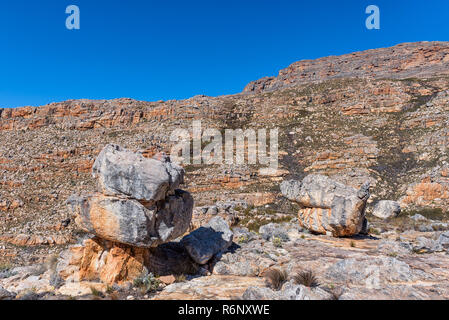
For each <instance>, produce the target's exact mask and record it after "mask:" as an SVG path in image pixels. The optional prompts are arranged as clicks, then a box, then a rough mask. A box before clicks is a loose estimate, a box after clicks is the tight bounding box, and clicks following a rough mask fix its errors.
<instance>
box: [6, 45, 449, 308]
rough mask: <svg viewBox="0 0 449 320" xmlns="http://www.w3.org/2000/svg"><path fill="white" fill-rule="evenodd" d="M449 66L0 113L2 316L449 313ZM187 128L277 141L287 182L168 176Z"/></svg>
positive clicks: (335, 68)
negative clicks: (93, 311)
mask: <svg viewBox="0 0 449 320" xmlns="http://www.w3.org/2000/svg"><path fill="white" fill-rule="evenodd" d="M448 57H449V44H448V43H446V42H422V43H413V44H402V45H398V46H395V47H392V48H385V49H376V50H369V51H366V52H360V53H354V54H349V55H344V56H340V57H328V58H323V59H318V60H314V61H301V62H297V63H295V64H293V65H292V66H290V67H288V68H287V69H285V70H282V71H281V72H280V74H279V76H277V77H271V78H264V79H261V80H258V81H255V82H253V83H251V84H249V85H248V86H247V87H246V89H245V90H244V92H242V93H240V94H236V95H231V96H223V97H217V98H212V97H205V96H197V97H193V98H191V99H188V100H183V101H159V102H140V101H135V100H131V99H117V100H111V101H91V100H76V101H67V102H61V103H52V104H50V105H47V106H42V107H24V108H17V109H0V299H69V298H70V299H73V298H76V299H93V298H95V299H220V298H221V299H241V298H244V299H376V298H378V299H447V298H449V297H448V289H447V288H448V279H449V277H448V271H449V267H448V266H449V264H448V261H447V259H448V254H447V252H448V251H447V250H448V242H449V234H448V230H449V221H448V220H449V219H448V215H447V212H448V208H449V157H448V152H447V151H448V145H449V131H448V130H449V129H448V128H449V76H448V74H449V58H448ZM192 120H201V121H202V126H203V128H206V127H211V128H219V129H223V128H231V129H234V128H242V129H245V128H254V129H257V128H267V129H269V128H273V127H278V128H279V133H280V136H279V151H280V152H279V153H280V159H279V160H280V168H279V170H277V171H275V172H267V171H263V170H260V169H263V168H261V166H259V165H239V166H236V165H211V166H207V165H189V166H185V167H184V168H180V167H178V166H176V165H174V164H172V163H171V162H170V160H169V158H168V157H167V156H166V155H165V154H168V153H169V152H170V149H171V146H172V144H173V143H172V142H170V141H169V136H170V133H171V132H172V131H173V130H174V129H175V128H185V129H189V128H190V127H191V125H192ZM108 145H110V146H109V147H107V148H106V149H105V146H108ZM113 146H116V147H113ZM118 146H120V147H118ZM108 148H109V149H108ZM122 152H123V153H125V154H126V156H122ZM105 159H107V161H105ZM124 159H125V160H126V161H125V162H123V160H124ZM124 164H126V165H124ZM111 165H112V166H111ZM127 168H133V169H132V170H131V171H128V170H127ZM130 172H132V174H130ZM150 172H151V173H150ZM154 172H157V174H153V173H154ZM117 177H121V178H120V179H117ZM124 181H125V182H126V181H127V182H126V183H124ZM181 188H182V189H181ZM124 213H126V214H124ZM209 240H211V241H209ZM180 261H181V262H182V263H180Z"/></svg>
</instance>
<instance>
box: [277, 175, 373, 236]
mask: <svg viewBox="0 0 449 320" xmlns="http://www.w3.org/2000/svg"><path fill="white" fill-rule="evenodd" d="M281 192H282V194H283V195H284V196H285V197H286V198H288V199H289V200H291V201H295V202H297V203H298V204H299V205H300V206H301V209H300V210H299V223H300V225H301V226H302V227H304V228H306V229H308V230H310V231H313V232H317V233H322V234H325V233H327V232H330V233H332V235H333V236H336V237H340V236H351V235H354V234H358V233H360V231H362V229H363V225H364V223H365V208H366V202H367V200H368V198H369V196H370V193H369V182H366V183H365V184H364V185H363V186H362V187H361V188H360V190H356V189H355V188H352V187H349V186H345V185H344V184H341V183H339V182H336V181H334V180H332V179H330V178H328V177H326V176H323V175H315V174H312V175H309V176H307V177H305V178H304V179H303V181H302V182H299V181H295V180H291V181H284V182H283V183H282V184H281Z"/></svg>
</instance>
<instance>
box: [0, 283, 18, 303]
mask: <svg viewBox="0 0 449 320" xmlns="http://www.w3.org/2000/svg"><path fill="white" fill-rule="evenodd" d="M14 297H15V295H14V294H13V293H11V292H9V291H7V290H5V289H3V287H2V286H0V300H6V299H11V298H14Z"/></svg>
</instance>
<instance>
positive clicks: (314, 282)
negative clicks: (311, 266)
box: [293, 270, 320, 288]
mask: <svg viewBox="0 0 449 320" xmlns="http://www.w3.org/2000/svg"><path fill="white" fill-rule="evenodd" d="M293 279H294V280H295V282H296V284H301V285H303V286H306V287H309V288H315V287H318V286H319V285H320V283H319V282H318V278H317V277H316V276H315V273H314V272H313V271H311V270H305V271H299V272H298V273H297V274H296V275H295V276H294V278H293Z"/></svg>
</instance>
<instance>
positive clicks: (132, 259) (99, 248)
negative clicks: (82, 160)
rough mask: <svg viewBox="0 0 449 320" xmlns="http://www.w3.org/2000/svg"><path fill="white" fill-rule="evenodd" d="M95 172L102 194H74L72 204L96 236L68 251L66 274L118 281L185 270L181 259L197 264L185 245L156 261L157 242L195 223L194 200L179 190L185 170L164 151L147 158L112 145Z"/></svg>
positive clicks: (83, 225) (84, 225)
mask: <svg viewBox="0 0 449 320" xmlns="http://www.w3.org/2000/svg"><path fill="white" fill-rule="evenodd" d="M156 158H157V159H156ZM92 172H93V177H94V178H96V179H97V180H98V186H99V191H100V192H101V193H96V194H93V195H89V196H71V197H70V198H69V199H68V200H67V204H68V207H69V208H70V211H71V212H72V214H75V215H76V218H75V222H76V224H77V225H78V227H79V228H80V229H82V230H83V231H85V232H88V233H90V234H93V235H94V236H95V238H92V239H87V240H85V241H84V242H83V243H82V244H81V245H77V246H74V247H72V248H71V249H70V250H69V251H68V252H66V253H65V257H64V259H63V260H62V261H63V262H62V263H60V274H61V276H62V277H63V278H65V279H67V278H70V277H72V278H73V277H75V278H78V279H84V280H90V279H101V280H102V281H104V282H105V283H119V282H123V281H126V280H132V279H134V278H136V277H138V276H139V275H140V274H142V273H143V272H145V270H147V269H148V268H151V267H152V270H157V271H158V274H164V273H170V272H176V271H179V272H181V271H185V270H180V267H179V265H178V264H179V263H181V262H183V263H182V265H183V266H184V269H188V267H189V266H191V268H190V269H191V270H192V269H193V270H194V269H195V263H192V261H191V260H190V258H189V256H188V255H187V253H186V251H185V249H184V248H182V246H178V249H174V248H172V249H171V250H170V249H167V248H166V249H167V250H166V251H165V257H163V259H165V262H164V263H160V264H159V265H158V263H157V261H158V259H160V254H158V250H159V251H160V248H159V249H158V248H156V247H158V246H159V245H161V244H164V243H167V242H169V241H171V240H174V239H176V238H178V237H180V236H182V235H184V234H185V233H186V231H187V230H188V229H189V226H190V222H191V219H192V210H193V199H192V197H191V195H190V194H189V193H188V192H186V191H182V190H179V189H177V188H178V187H179V186H180V184H181V183H183V177H184V169H182V168H181V167H179V166H177V165H175V164H172V163H171V162H170V159H169V158H168V157H165V156H161V155H157V156H156V157H155V158H153V159H147V158H144V157H143V156H142V155H141V154H138V153H134V152H131V151H128V150H126V149H123V148H121V147H120V146H118V145H108V146H106V147H105V148H104V149H103V150H102V151H101V152H100V154H99V156H98V157H97V159H96V161H95V163H94V166H93V169H92ZM150 248H153V249H152V250H148V249H150ZM176 251H177V252H176ZM171 255H173V258H171ZM174 257H176V258H174ZM170 259H171V260H170ZM183 259H184V260H183ZM153 260H154V261H153ZM174 260H177V262H176V263H174ZM170 261H172V262H171V263H170Z"/></svg>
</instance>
